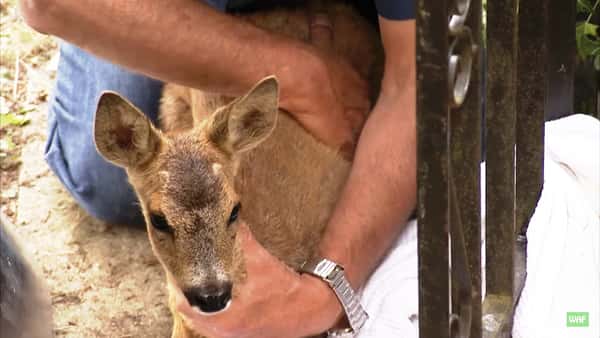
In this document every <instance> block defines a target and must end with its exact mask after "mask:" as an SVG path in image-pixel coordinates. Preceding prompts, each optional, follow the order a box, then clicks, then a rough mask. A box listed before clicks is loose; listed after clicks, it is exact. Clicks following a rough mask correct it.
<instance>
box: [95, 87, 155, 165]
mask: <svg viewBox="0 0 600 338" xmlns="http://www.w3.org/2000/svg"><path fill="white" fill-rule="evenodd" d="M94 142H95V143H96V148H97V149H98V152H99V153H100V154H101V155H102V156H103V157H104V158H105V159H107V160H108V161H110V162H112V163H114V164H116V165H118V166H121V167H124V168H135V167H138V166H140V165H141V164H144V163H147V162H148V161H149V160H151V159H152V158H153V157H154V155H156V153H157V152H158V150H159V146H160V142H161V136H160V134H159V132H158V131H157V130H156V129H154V127H153V126H152V122H150V120H148V118H147V117H146V115H144V114H143V113H142V112H140V111H139V110H138V109H137V108H136V107H135V106H134V105H133V104H132V103H130V102H129V101H127V100H126V99H124V98H123V97H121V96H120V95H119V94H117V93H113V92H103V93H102V94H101V96H100V99H99V101H98V107H97V109H96V117H95V121H94Z"/></svg>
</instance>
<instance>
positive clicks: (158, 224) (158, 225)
mask: <svg viewBox="0 0 600 338" xmlns="http://www.w3.org/2000/svg"><path fill="white" fill-rule="evenodd" d="M150 222H152V226H153V227H154V229H156V230H158V231H160V232H167V233H172V232H173V228H171V226H170V225H169V223H168V222H167V220H166V219H165V216H163V215H159V214H150Z"/></svg>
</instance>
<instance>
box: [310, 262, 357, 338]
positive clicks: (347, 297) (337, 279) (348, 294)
mask: <svg viewBox="0 0 600 338" xmlns="http://www.w3.org/2000/svg"><path fill="white" fill-rule="evenodd" d="M300 271H301V272H306V273H309V274H311V275H314V276H316V277H319V278H321V279H322V280H324V281H325V282H326V283H327V284H328V285H329V286H330V287H331V288H332V289H333V292H335V295H336V296H337V298H338V300H339V301H340V303H341V304H342V308H344V312H345V313H346V316H347V317H348V322H349V323H350V328H346V329H341V330H330V331H329V332H327V335H328V337H338V338H346V337H354V336H355V335H356V333H357V332H358V330H360V328H361V327H363V325H364V324H365V322H366V321H367V319H369V315H368V314H367V312H366V311H365V310H364V309H363V307H362V305H360V300H359V298H358V296H356V293H355V292H354V290H352V287H351V286H350V283H349V282H348V280H347V279H346V275H345V274H344V268H343V267H342V266H341V265H339V264H337V263H336V262H333V261H330V260H328V259H327V258H321V257H318V258H313V259H311V260H308V261H306V262H304V264H302V266H301V267H300Z"/></svg>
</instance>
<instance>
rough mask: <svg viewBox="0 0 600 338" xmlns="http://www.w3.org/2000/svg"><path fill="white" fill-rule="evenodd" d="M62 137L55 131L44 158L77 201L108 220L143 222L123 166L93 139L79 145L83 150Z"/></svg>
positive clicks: (113, 221)
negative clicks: (101, 151)
mask: <svg viewBox="0 0 600 338" xmlns="http://www.w3.org/2000/svg"><path fill="white" fill-rule="evenodd" d="M63 141H64V140H63V139H62V138H61V137H60V135H58V131H56V130H55V131H54V132H52V135H51V138H50V139H49V140H48V145H47V149H46V155H45V158H46V161H47V162H48V164H49V166H50V168H51V169H52V171H53V172H54V173H55V174H56V176H58V178H59V179H60V181H61V182H62V183H63V185H64V186H65V188H66V189H67V190H68V191H69V192H70V193H71V195H72V196H73V198H75V200H76V201H77V202H78V204H79V205H80V206H81V207H82V208H83V209H85V210H86V211H87V212H88V213H89V214H90V215H92V216H94V217H96V218H98V219H100V220H102V221H105V222H109V223H113V224H142V223H143V217H142V214H141V211H140V207H139V203H138V200H137V197H136V195H135V193H134V191H133V189H132V188H131V186H130V185H129V183H128V182H127V175H126V173H125V172H124V170H123V169H121V168H118V167H115V166H114V165H112V164H110V163H108V162H106V161H105V160H104V159H103V158H101V157H100V156H99V155H98V153H97V152H96V150H95V148H94V146H93V142H92V141H91V139H90V140H89V142H88V143H87V144H86V142H83V144H79V145H78V147H77V148H78V149H79V150H81V151H73V150H74V149H72V148H71V149H69V148H67V149H64V148H63ZM75 150H77V149H75Z"/></svg>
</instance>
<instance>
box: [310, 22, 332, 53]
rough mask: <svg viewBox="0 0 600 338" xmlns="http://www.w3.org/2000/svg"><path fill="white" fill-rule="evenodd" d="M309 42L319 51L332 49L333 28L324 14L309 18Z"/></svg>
mask: <svg viewBox="0 0 600 338" xmlns="http://www.w3.org/2000/svg"><path fill="white" fill-rule="evenodd" d="M310 41H311V42H312V44H313V45H315V47H317V48H319V49H321V50H331V49H332V48H333V27H332V26H331V22H330V21H329V18H328V17H327V15H326V14H325V13H316V14H314V15H313V17H312V18H311V21H310Z"/></svg>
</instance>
